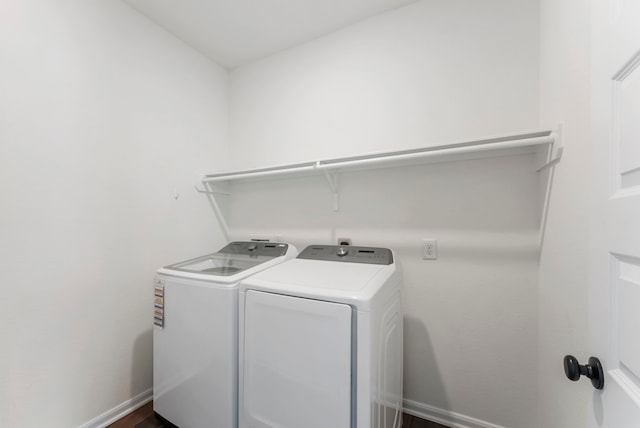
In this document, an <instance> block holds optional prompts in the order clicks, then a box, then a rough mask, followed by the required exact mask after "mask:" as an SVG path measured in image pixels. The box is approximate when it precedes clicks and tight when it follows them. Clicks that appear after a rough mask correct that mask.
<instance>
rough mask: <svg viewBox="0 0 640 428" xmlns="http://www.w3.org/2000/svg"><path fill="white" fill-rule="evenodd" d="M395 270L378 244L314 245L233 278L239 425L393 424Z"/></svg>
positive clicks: (398, 372) (396, 391)
mask: <svg viewBox="0 0 640 428" xmlns="http://www.w3.org/2000/svg"><path fill="white" fill-rule="evenodd" d="M401 281H402V275H401V271H400V268H399V265H398V262H397V261H396V259H395V257H394V254H393V252H392V251H391V250H389V249H386V248H373V247H354V246H345V247H342V246H333V245H312V246H309V247H307V248H305V249H304V251H302V252H301V253H300V254H299V255H298V257H297V258H295V259H292V260H289V261H287V262H285V263H282V264H280V265H278V266H275V267H273V268H271V269H269V270H265V271H263V272H260V273H258V274H256V275H253V276H251V277H249V278H247V279H245V280H243V281H241V283H240V295H239V298H240V308H239V316H240V319H239V327H240V346H239V358H240V360H239V361H240V363H239V426H240V428H276V427H277V428H299V427H305V428H397V427H400V425H401V419H402V418H401V416H402V413H401V404H402V354H403V353H402V342H403V338H402V305H401V297H400V286H401Z"/></svg>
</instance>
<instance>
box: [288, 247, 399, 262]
mask: <svg viewBox="0 0 640 428" xmlns="http://www.w3.org/2000/svg"><path fill="white" fill-rule="evenodd" d="M298 258H299V259H308V260H324V261H328V262H348V263H368V264H374V265H390V264H392V263H393V253H392V252H391V250H390V249H388V248H377V247H353V246H351V245H310V246H308V247H307V248H305V249H304V250H303V251H302V252H301V253H300V254H299V255H298Z"/></svg>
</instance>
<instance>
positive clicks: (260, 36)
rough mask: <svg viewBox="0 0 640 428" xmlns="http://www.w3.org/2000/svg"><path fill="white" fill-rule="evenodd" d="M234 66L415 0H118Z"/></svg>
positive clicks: (217, 60) (201, 50)
mask: <svg viewBox="0 0 640 428" xmlns="http://www.w3.org/2000/svg"><path fill="white" fill-rule="evenodd" d="M124 1H125V2H126V3H128V4H130V5H131V6H133V7H134V8H135V9H137V10H138V11H139V12H141V13H142V14H143V15H146V16H147V17H149V18H150V19H151V20H153V21H155V22H156V23H157V24H159V25H160V26H162V27H164V28H165V29H167V30H168V31H170V32H171V33H173V34H175V35H176V36H177V37H179V38H180V39H182V40H183V41H185V42H186V43H187V44H189V45H191V46H193V47H194V48H195V49H197V50H199V51H200V52H202V53H203V54H205V55H206V56H208V57H210V58H211V59H213V60H214V61H216V62H217V63H218V64H220V65H222V66H225V67H227V68H234V67H237V66H240V65H243V64H246V63H249V62H251V61H255V60H257V59H260V58H262V57H265V56H267V55H271V54H273V53H275V52H278V51H281V50H284V49H287V48H290V47H292V46H295V45H298V44H301V43H304V42H307V41H310V40H312V39H315V38H317V37H320V36H323V35H325V34H328V33H331V32H333V31H336V30H338V29H340V28H343V27H346V26H348V25H351V24H353V23H355V22H358V21H361V20H363V19H366V18H368V17H371V16H374V15H377V14H379V13H382V12H385V11H388V10H391V9H396V8H398V7H402V6H404V5H407V4H409V3H413V2H415V1H417V0H180V1H175V0H124Z"/></svg>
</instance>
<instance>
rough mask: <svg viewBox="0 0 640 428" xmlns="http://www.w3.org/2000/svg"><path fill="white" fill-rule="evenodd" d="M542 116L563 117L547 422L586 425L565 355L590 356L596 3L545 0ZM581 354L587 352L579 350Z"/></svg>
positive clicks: (544, 273) (544, 353)
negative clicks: (592, 87) (568, 375)
mask: <svg viewBox="0 0 640 428" xmlns="http://www.w3.org/2000/svg"><path fill="white" fill-rule="evenodd" d="M540 24H541V39H540V40H541V43H540V51H541V57H540V58H541V59H540V82H541V83H540V120H541V124H542V125H552V124H554V123H558V122H563V123H564V145H565V150H564V155H563V158H562V161H561V162H560V163H559V164H558V166H557V167H556V168H555V173H554V179H553V189H552V195H551V200H550V205H549V216H548V222H547V231H546V237H545V242H544V246H543V249H542V255H541V260H540V287H539V288H540V289H539V307H540V312H539V319H540V321H539V322H540V325H539V335H540V338H539V343H540V344H539V352H538V359H539V364H540V368H539V370H540V375H539V377H540V400H539V403H540V409H539V412H538V413H539V414H540V419H541V420H540V426H544V427H549V428H553V427H557V428H565V427H582V426H586V420H585V417H586V414H587V411H586V409H587V405H588V403H589V401H591V393H592V390H591V389H589V388H583V387H581V386H584V385H578V384H574V383H573V382H570V381H569V380H567V379H566V377H565V375H564V372H563V365H562V358H563V357H564V355H566V354H572V355H575V356H576V357H578V358H579V359H581V358H587V357H588V356H589V355H590V354H589V351H588V336H587V334H588V330H587V329H588V318H587V307H588V299H587V297H588V296H587V283H588V276H587V273H588V248H589V211H590V205H589V198H590V196H589V180H590V175H589V165H590V163H591V162H590V115H589V113H590V110H589V102H590V99H589V91H590V86H589V85H590V74H589V70H590V53H589V52H590V42H589V40H590V31H591V30H590V4H589V2H583V1H580V0H562V1H558V0H542V1H541V13H540ZM580 356H581V357H580Z"/></svg>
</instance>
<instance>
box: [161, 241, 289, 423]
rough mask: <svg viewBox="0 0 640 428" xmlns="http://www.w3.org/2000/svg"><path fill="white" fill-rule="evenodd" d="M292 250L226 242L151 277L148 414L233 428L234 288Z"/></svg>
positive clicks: (235, 370) (277, 245)
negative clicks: (150, 399) (150, 409)
mask: <svg viewBox="0 0 640 428" xmlns="http://www.w3.org/2000/svg"><path fill="white" fill-rule="evenodd" d="M296 254H297V250H296V249H295V247H293V246H291V245H288V244H284V243H272V242H232V243H230V244H229V245H227V246H225V247H224V248H222V249H221V250H220V251H218V252H217V253H214V254H209V255H206V256H202V257H198V258H196V259H192V260H188V261H185V262H181V263H176V264H174V265H171V266H167V267H164V268H161V269H159V270H158V272H157V275H156V277H155V280H154V286H155V287H154V288H155V321H154V323H155V326H154V328H153V409H154V411H155V412H156V413H157V414H158V415H159V416H160V417H162V418H163V419H164V420H165V421H169V422H171V423H172V424H174V425H177V426H179V427H180V428H204V427H215V428H235V427H237V382H238V378H237V376H238V368H237V364H238V284H239V282H240V280H242V279H244V278H247V277H248V276H250V275H253V274H255V273H256V272H260V271H263V270H265V269H268V268H270V267H272V266H275V265H277V264H279V263H281V262H283V261H285V260H287V259H290V258H293V257H295V256H296Z"/></svg>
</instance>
